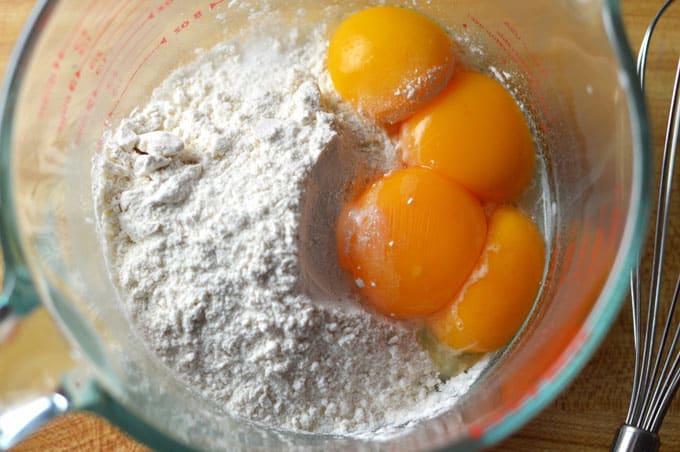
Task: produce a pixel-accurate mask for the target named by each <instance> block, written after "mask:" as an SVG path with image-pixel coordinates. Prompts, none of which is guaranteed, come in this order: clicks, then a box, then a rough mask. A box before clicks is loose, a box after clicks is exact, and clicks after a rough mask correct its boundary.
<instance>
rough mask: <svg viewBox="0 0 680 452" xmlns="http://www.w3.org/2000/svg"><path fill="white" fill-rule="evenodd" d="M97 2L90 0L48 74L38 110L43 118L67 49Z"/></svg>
mask: <svg viewBox="0 0 680 452" xmlns="http://www.w3.org/2000/svg"><path fill="white" fill-rule="evenodd" d="M97 2H99V0H94V1H92V2H90V4H89V6H88V7H87V9H86V10H85V12H84V13H83V15H82V16H80V18H79V19H78V22H77V23H76V26H75V27H73V28H72V29H71V31H70V32H69V34H68V36H67V37H66V40H65V41H64V43H63V45H62V46H61V49H60V50H59V52H57V58H56V60H55V61H54V62H53V63H52V72H51V73H50V75H48V76H47V80H46V82H45V88H44V95H43V98H42V101H41V103H40V109H39V110H38V118H43V117H44V116H45V112H46V111H47V104H48V102H49V101H50V98H51V97H52V91H53V90H54V86H55V85H56V77H57V74H58V73H59V70H60V69H61V61H62V60H63V59H64V57H65V56H66V50H67V49H68V47H69V46H70V45H71V42H72V41H73V38H74V37H75V36H76V34H77V33H78V31H80V29H81V28H82V25H83V22H85V19H86V18H87V16H89V15H90V12H91V11H92V8H94V6H95V5H96V4H97ZM57 62H58V63H59V64H58V67H55V64H57Z"/></svg>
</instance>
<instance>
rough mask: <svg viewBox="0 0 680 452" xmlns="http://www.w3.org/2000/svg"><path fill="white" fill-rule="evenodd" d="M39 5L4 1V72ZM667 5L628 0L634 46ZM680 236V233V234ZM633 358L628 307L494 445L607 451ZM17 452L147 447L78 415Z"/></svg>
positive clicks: (674, 35)
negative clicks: (589, 353)
mask: <svg viewBox="0 0 680 452" xmlns="http://www.w3.org/2000/svg"><path fill="white" fill-rule="evenodd" d="M499 1H500V0H499ZM515 1H518V0H515ZM33 3H34V1H33V0H0V11H1V13H0V70H2V71H3V72H4V68H5V65H6V62H7V59H8V57H9V54H10V52H11V49H12V47H13V45H14V42H15V40H16V37H17V35H18V33H19V31H20V29H21V27H22V25H23V23H24V21H25V20H26V17H27V16H28V13H29V12H30V10H31V8H32V7H33ZM575 3H576V2H575ZM661 3H662V0H623V1H622V7H623V11H624V16H625V22H626V26H627V29H628V33H629V37H630V40H631V42H632V43H634V45H633V47H635V48H637V45H638V43H639V42H640V40H641V39H642V35H643V33H644V30H645V28H646V27H647V24H648V22H649V20H650V19H651V18H652V17H653V15H654V13H655V11H656V10H657V8H658V7H659V6H660V5H661ZM672 9H673V11H671V14H670V15H669V16H667V18H665V19H664V22H663V26H662V31H663V32H662V33H660V34H659V35H658V37H657V39H656V40H655V41H654V43H653V49H654V54H653V56H652V57H651V58H650V61H649V65H650V72H649V75H648V88H647V92H648V97H649V106H650V111H651V114H652V120H653V124H654V126H655V127H654V128H655V130H654V142H655V145H656V149H657V150H658V149H659V148H660V146H661V145H662V143H663V135H664V131H663V129H664V126H665V121H666V115H667V111H668V99H669V97H670V86H671V83H672V78H673V71H674V68H675V64H676V62H677V59H678V56H679V55H680V4H679V5H675V6H674V7H673V8H672ZM679 188H680V181H678V182H677V183H676V186H675V190H674V191H675V203H674V204H675V205H676V207H680V193H679V192H680V189H679ZM676 212H677V210H676ZM676 227H677V225H676ZM676 232H678V231H676ZM675 236H676V237H680V234H677V233H676V234H675ZM679 245H680V243H678V241H676V242H675V243H673V244H672V246H671V250H675V251H677V250H678V249H680V246H679ZM675 257H676V258H675V259H673V260H671V261H669V262H667V271H670V272H671V273H672V274H678V271H679V270H680V253H675ZM632 362H633V361H632V340H631V317H630V313H629V310H628V309H624V310H623V312H622V314H621V315H620V316H619V318H618V320H617V321H616V323H615V324H614V326H613V328H612V331H611V332H610V334H609V336H608V337H607V339H606V341H605V343H604V344H603V346H602V347H601V348H600V350H599V352H598V353H597V354H596V355H595V356H594V357H593V359H592V360H591V362H590V364H588V366H587V367H586V368H585V369H584V371H583V372H582V373H581V374H580V376H579V377H578V378H577V380H576V381H575V382H574V383H573V385H572V386H571V388H570V389H569V390H567V391H566V392H565V393H564V394H563V395H562V396H560V397H559V398H558V399H557V400H556V401H555V402H554V403H553V404H552V405H551V406H550V407H549V408H548V409H547V410H546V411H545V412H543V413H542V414H541V415H540V416H538V417H537V418H536V419H535V420H534V421H532V422H531V423H529V424H528V425H527V426H526V427H524V428H523V429H522V430H521V431H519V432H518V433H517V434H515V435H514V436H513V437H512V438H510V439H508V440H507V441H505V442H504V443H503V444H501V445H499V446H497V447H496V448H494V450H495V451H603V450H607V449H608V447H609V445H610V442H611V439H612V438H613V436H614V432H615V431H616V428H617V427H618V425H619V423H620V422H621V420H622V419H623V417H624V416H625V412H626V409H627V406H628V399H629V391H630V382H631V374H632ZM661 437H662V440H663V447H662V450H664V451H680V398H678V399H677V400H676V402H675V403H674V405H673V406H672V408H671V410H670V412H669V414H668V417H667V418H666V421H665V424H664V428H663V429H662V432H661ZM15 450H16V451H44V450H64V451H66V450H69V451H72V450H75V451H104V450H106V451H108V450H117V451H141V450H145V448H144V447H142V446H140V445H139V444H137V443H135V442H133V441H132V440H130V439H129V438H127V437H126V436H125V435H124V434H122V433H121V432H119V431H117V430H116V429H114V428H113V427H111V426H110V425H109V424H108V423H107V422H106V421H104V420H101V419H98V418H96V417H94V416H90V415H85V414H70V415H67V416H64V417H62V418H60V419H57V420H55V421H53V422H51V423H50V424H49V425H47V426H45V427H44V428H42V429H41V430H40V431H38V432H36V433H35V434H34V435H33V436H31V437H30V438H29V439H28V440H26V441H25V442H24V443H22V444H21V445H20V446H18V447H16V448H15Z"/></svg>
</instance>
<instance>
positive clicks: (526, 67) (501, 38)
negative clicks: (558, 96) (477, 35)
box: [468, 15, 552, 133]
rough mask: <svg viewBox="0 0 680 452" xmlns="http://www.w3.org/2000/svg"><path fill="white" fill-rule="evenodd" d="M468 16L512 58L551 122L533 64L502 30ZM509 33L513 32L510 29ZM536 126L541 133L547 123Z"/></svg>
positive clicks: (545, 128) (545, 130)
mask: <svg viewBox="0 0 680 452" xmlns="http://www.w3.org/2000/svg"><path fill="white" fill-rule="evenodd" d="M468 18H469V19H470V20H471V21H472V22H473V23H474V24H475V25H477V27H479V28H480V29H481V30H482V31H483V32H484V33H485V34H486V35H487V36H488V37H489V38H491V40H492V41H494V42H495V43H496V44H497V45H498V46H499V47H500V48H501V49H502V50H503V51H504V52H505V54H506V56H507V57H509V58H510V59H511V60H513V61H514V62H515V63H516V64H517V65H518V66H519V67H520V69H521V70H522V72H523V73H524V74H525V76H526V77H527V81H528V82H529V87H530V89H531V92H532V95H533V96H534V97H535V98H536V100H537V102H538V104H539V106H540V107H541V113H542V114H543V116H544V117H545V118H546V119H547V121H548V123H552V117H551V115H550V110H549V109H548V108H547V102H546V101H545V99H544V98H543V95H542V91H543V89H542V83H541V80H540V78H538V77H536V75H535V74H534V71H533V70H532V69H533V66H532V65H530V64H528V63H527V61H526V59H525V58H524V57H523V56H522V54H521V53H520V52H519V51H518V50H517V49H516V48H515V46H514V45H513V44H512V42H510V40H509V39H508V38H507V36H505V35H504V34H503V33H502V32H500V31H498V30H496V31H495V32H492V31H491V30H489V29H488V28H487V27H486V26H485V25H484V24H483V23H482V22H481V21H480V20H479V19H478V18H477V17H475V16H472V15H468ZM506 23H507V22H506ZM506 27H507V25H506ZM512 30H514V28H513V29H512ZM511 33H513V32H512V31H511ZM514 35H517V36H519V34H518V33H517V31H516V30H514V33H513V36H514ZM538 127H539V129H540V130H541V132H543V133H546V132H547V125H546V124H544V123H543V121H539V123H538Z"/></svg>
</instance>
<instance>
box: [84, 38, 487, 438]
mask: <svg viewBox="0 0 680 452" xmlns="http://www.w3.org/2000/svg"><path fill="white" fill-rule="evenodd" d="M269 33H271V32H269ZM251 35H252V36H251V37H250V38H248V39H246V40H244V41H243V42H240V43H237V42H232V43H223V44H220V45H218V46H217V47H216V48H214V49H213V50H211V51H209V52H207V53H205V54H204V55H202V57H201V58H199V60H198V61H197V62H195V63H193V64H191V65H188V66H186V67H183V68H181V69H179V70H177V71H175V72H174V73H173V74H172V75H171V76H170V77H169V78H168V79H167V80H166V81H165V82H164V83H163V84H162V85H161V86H160V87H159V88H157V89H156V90H155V91H154V93H153V95H152V97H151V100H150V102H149V103H148V104H147V105H146V106H144V107H142V108H140V109H138V110H136V111H134V112H133V113H132V114H131V115H130V116H129V118H127V119H126V120H124V121H123V122H122V124H121V125H120V126H119V127H118V128H117V130H115V132H112V133H109V134H107V135H106V136H105V138H104V150H103V152H102V153H101V155H100V156H98V157H97V158H96V159H95V162H94V173H93V175H94V178H93V179H94V193H95V199H96V210H97V217H98V227H99V231H100V234H101V236H102V238H103V240H104V243H105V246H106V250H107V256H108V260H109V262H108V263H109V267H110V269H111V273H112V278H113V280H114V283H115V284H116V285H117V286H118V287H119V288H120V290H121V294H122V298H123V303H124V306H125V308H126V310H127V312H128V313H129V316H130V318H131V319H132V321H133V323H134V325H135V326H136V328H137V329H138V330H139V331H140V334H141V336H142V337H143V338H144V340H145V342H146V343H147V344H148V346H149V347H150V348H151V349H152V350H154V351H155V352H156V353H157V354H158V356H159V357H160V358H161V359H162V360H163V361H164V362H165V363H166V364H167V366H168V367H169V368H170V369H171V370H172V371H173V372H174V373H175V374H176V375H178V376H179V378H180V379H181V380H182V381H184V382H185V383H186V384H187V385H188V386H190V387H192V388H194V390H195V391H197V392H198V393H199V394H200V395H201V396H202V397H204V398H205V399H206V400H208V401H210V402H211V403H213V405H214V406H215V408H216V409H217V410H220V411H222V412H227V413H231V414H235V415H238V416H242V417H245V418H249V419H251V420H255V421H259V422H262V423H265V424H268V425H271V426H274V427H278V428H285V429H294V430H305V431H312V432H329V433H347V432H351V433H355V434H358V433H360V432H362V431H363V432H366V431H368V430H376V429H378V430H381V429H383V430H384V429H387V430H389V428H390V427H396V426H399V425H404V424H407V423H409V422H414V421H417V420H418V419H422V418H426V417H429V416H432V415H434V414H435V413H437V412H439V411H441V410H443V409H445V408H446V407H448V406H450V405H451V404H452V403H453V402H454V401H455V399H456V398H457V396H458V395H460V394H461V393H463V392H465V391H466V390H467V388H468V386H469V384H470V383H471V382H472V381H473V380H474V378H475V377H476V375H477V373H478V371H479V368H480V367H481V366H478V367H477V368H475V369H474V370H473V371H469V372H468V373H467V374H463V375H460V376H459V377H457V378H454V379H452V380H450V381H449V382H447V383H446V384H442V383H441V381H440V379H439V377H438V372H437V370H436V369H435V367H434V365H433V364H432V361H431V359H430V357H429V355H428V354H427V353H426V352H425V351H423V350H422V349H421V347H420V346H419V345H418V342H417V341H416V338H415V332H414V331H413V328H410V327H408V326H407V325H403V324H399V323H394V322H390V321H388V320H386V319H383V318H382V317H380V316H378V315H373V314H370V313H368V312H366V311H365V310H364V309H363V308H361V307H360V306H359V304H358V303H357V300H356V299H355V298H354V297H353V296H352V295H350V293H351V292H349V291H348V287H349V285H348V284H346V282H345V280H344V279H343V278H342V273H341V272H340V270H339V269H338V266H337V264H336V262H337V256H336V254H335V240H334V230H333V228H334V224H335V221H336V218H337V215H338V212H339V208H340V205H341V203H342V202H343V201H344V200H345V199H346V198H347V197H348V196H349V194H350V193H352V192H354V191H355V190H357V189H358V188H360V186H361V184H362V183H366V182H367V181H368V180H369V179H370V178H372V177H374V176H375V174H377V173H380V172H383V171H385V170H387V169H389V168H390V166H391V164H392V162H393V161H394V158H395V149H394V147H393V145H392V143H391V142H390V140H389V138H388V137H387V136H386V135H385V133H384V132H383V131H382V130H381V129H378V128H376V127H374V126H372V125H370V124H369V123H368V122H366V121H365V120H363V119H360V118H359V117H358V116H356V115H355V114H354V113H353V112H352V111H351V109H350V108H349V107H347V106H346V105H344V104H342V103H341V102H340V101H339V100H338V98H337V97H336V95H335V94H334V93H333V90H332V88H331V85H330V81H329V79H328V75H327V73H326V72H325V68H324V64H325V53H326V41H325V34H324V33H323V32H322V31H321V30H315V31H313V32H309V33H305V34H303V33H298V32H291V33H290V34H289V35H286V36H282V37H279V38H273V37H271V36H270V35H267V33H262V34H258V33H256V32H252V33H251ZM351 180H358V181H359V182H358V183H355V185H352V183H350V182H349V181H351Z"/></svg>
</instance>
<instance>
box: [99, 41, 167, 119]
mask: <svg viewBox="0 0 680 452" xmlns="http://www.w3.org/2000/svg"><path fill="white" fill-rule="evenodd" d="M160 36H161V35H159V36H158V37H160ZM167 42H168V40H167V39H166V38H165V37H163V38H161V40H160V42H159V43H158V44H156V45H155V46H154V48H153V49H151V51H150V52H149V53H147V54H146V56H145V57H144V58H143V59H142V61H141V62H140V63H139V64H138V65H137V68H135V70H134V72H133V73H132V75H131V76H130V78H129V79H128V81H127V83H126V84H125V87H124V88H123V91H122V92H121V93H120V96H118V99H117V100H116V103H115V104H114V105H113V108H112V109H111V111H109V119H111V118H112V117H113V113H114V112H115V111H116V109H117V108H118V104H120V101H121V99H122V98H123V96H125V93H126V92H127V90H128V88H129V87H130V84H131V83H132V80H134V78H135V77H136V76H137V73H138V72H139V70H140V69H141V68H142V66H144V65H145V64H146V62H147V61H149V58H151V56H152V55H153V54H154V53H155V52H156V51H157V50H158V49H159V48H160V47H161V46H162V45H164V44H167Z"/></svg>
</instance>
